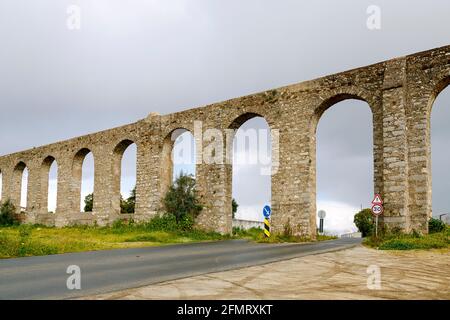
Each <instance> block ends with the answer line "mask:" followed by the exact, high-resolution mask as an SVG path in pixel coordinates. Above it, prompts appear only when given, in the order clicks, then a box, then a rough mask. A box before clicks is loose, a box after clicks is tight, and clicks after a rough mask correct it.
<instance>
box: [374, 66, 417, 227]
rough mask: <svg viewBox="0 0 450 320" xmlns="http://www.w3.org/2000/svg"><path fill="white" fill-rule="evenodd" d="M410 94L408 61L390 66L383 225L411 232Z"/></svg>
mask: <svg viewBox="0 0 450 320" xmlns="http://www.w3.org/2000/svg"><path fill="white" fill-rule="evenodd" d="M406 90H407V88H406V59H404V58H402V59H396V60H392V61H389V62H387V63H386V67H385V73H384V81H383V92H382V106H383V145H382V154H383V184H382V186H383V188H382V190H380V191H379V192H380V193H381V195H382V197H383V200H384V214H383V216H382V221H383V222H384V223H385V225H386V226H387V227H388V228H394V227H399V228H401V229H403V230H405V231H409V230H410V225H409V211H408V199H409V195H408V141H407V130H408V128H407V119H406V113H405V110H406V104H407V102H406ZM375 191H376V192H378V190H375Z"/></svg>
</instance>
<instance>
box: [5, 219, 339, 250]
mask: <svg viewBox="0 0 450 320" xmlns="http://www.w3.org/2000/svg"><path fill="white" fill-rule="evenodd" d="M334 238H335V237H331V236H319V237H318V239H317V240H318V241H320V240H329V239H334ZM226 239H247V240H250V241H255V242H264V243H280V242H309V241H311V240H310V239H309V238H304V237H294V236H283V235H273V236H272V237H271V238H269V239H267V238H265V237H264V234H263V231H262V230H261V229H257V228H253V229H250V230H246V231H244V230H240V229H234V230H233V235H222V234H220V233H217V232H206V231H201V230H196V229H193V230H179V226H177V225H176V223H175V222H174V220H173V219H172V218H167V217H166V218H155V219H153V220H151V221H150V222H147V223H142V224H135V223H128V222H121V221H118V222H116V223H114V224H113V225H112V226H110V227H98V226H81V225H79V226H71V227H64V228H55V227H45V226H40V225H20V226H10V227H0V258H13V257H25V256H40V255H49V254H59V253H68V252H80V251H93V250H107V249H118V248H138V247H147V246H160V245H168V244H177V243H178V244H179V243H189V242H198V241H216V240H226Z"/></svg>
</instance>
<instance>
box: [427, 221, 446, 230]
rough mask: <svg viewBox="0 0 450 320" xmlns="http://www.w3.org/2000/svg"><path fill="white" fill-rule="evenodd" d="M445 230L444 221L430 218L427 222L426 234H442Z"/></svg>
mask: <svg viewBox="0 0 450 320" xmlns="http://www.w3.org/2000/svg"><path fill="white" fill-rule="evenodd" d="M446 228H447V226H446V225H445V223H444V221H441V220H439V219H435V218H431V219H430V221H429V222H428V232H429V233H436V232H442V231H444V230H445V229H446Z"/></svg>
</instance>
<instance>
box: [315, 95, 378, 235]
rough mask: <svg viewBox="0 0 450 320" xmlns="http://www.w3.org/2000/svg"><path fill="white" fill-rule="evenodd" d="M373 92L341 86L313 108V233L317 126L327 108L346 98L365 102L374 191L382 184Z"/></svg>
mask: <svg viewBox="0 0 450 320" xmlns="http://www.w3.org/2000/svg"><path fill="white" fill-rule="evenodd" d="M374 94H375V93H369V92H366V91H365V90H362V89H357V88H353V87H351V88H342V89H338V90H333V91H332V92H330V94H328V95H327V96H326V97H324V98H323V99H321V102H320V103H319V104H318V105H317V106H316V107H315V108H314V112H313V114H312V119H311V127H310V132H311V137H312V139H311V140H310V161H311V166H310V182H311V190H313V192H312V197H311V204H312V210H311V211H310V217H309V218H310V225H311V232H313V233H314V234H315V233H316V219H317V218H316V215H317V205H316V203H317V139H316V134H317V128H318V125H319V122H320V119H321V117H322V116H323V114H324V113H325V111H327V110H328V109H330V108H332V107H333V106H334V105H336V104H338V103H340V102H343V101H346V100H357V101H362V102H365V103H366V105H367V106H368V107H369V109H370V112H371V114H372V141H373V146H372V150H373V167H372V168H373V171H372V172H373V179H374V180H373V186H374V190H373V191H374V192H375V190H377V189H379V186H381V185H382V181H381V180H382V177H381V176H376V174H375V173H376V172H377V171H379V170H377V168H378V167H379V166H380V164H379V163H378V161H377V159H378V158H379V157H380V156H382V154H377V151H376V150H378V149H379V147H378V146H377V144H379V145H381V144H382V142H381V141H378V142H377V140H376V136H377V131H378V130H380V125H382V123H381V122H377V118H376V111H377V110H376V109H375V106H376V105H377V104H376V97H375V96H374Z"/></svg>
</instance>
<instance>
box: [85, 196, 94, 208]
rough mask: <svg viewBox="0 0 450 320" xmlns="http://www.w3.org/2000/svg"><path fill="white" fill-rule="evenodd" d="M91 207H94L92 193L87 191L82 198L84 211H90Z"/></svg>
mask: <svg viewBox="0 0 450 320" xmlns="http://www.w3.org/2000/svg"><path fill="white" fill-rule="evenodd" d="M93 208H94V194H93V193H89V194H88V195H87V196H86V197H85V198H84V212H92V209H93Z"/></svg>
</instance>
